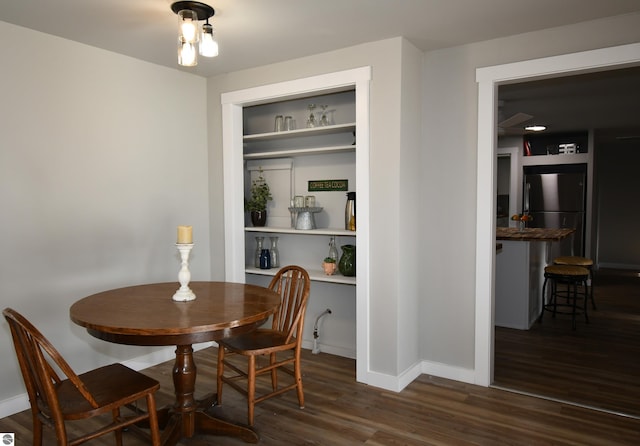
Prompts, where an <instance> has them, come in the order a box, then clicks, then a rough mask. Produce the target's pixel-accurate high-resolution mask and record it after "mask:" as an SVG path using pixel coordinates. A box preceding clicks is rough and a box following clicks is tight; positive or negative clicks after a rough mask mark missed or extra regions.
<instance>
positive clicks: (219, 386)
mask: <svg viewBox="0 0 640 446" xmlns="http://www.w3.org/2000/svg"><path fill="white" fill-rule="evenodd" d="M216 376H217V393H218V394H217V400H218V401H217V403H218V404H222V377H223V376H224V347H223V346H222V345H218V370H217V374H216Z"/></svg>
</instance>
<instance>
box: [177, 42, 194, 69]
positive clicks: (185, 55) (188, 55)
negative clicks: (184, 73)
mask: <svg viewBox="0 0 640 446" xmlns="http://www.w3.org/2000/svg"><path fill="white" fill-rule="evenodd" d="M178 64H180V65H182V66H184V67H194V66H196V65H198V52H197V51H196V44H195V43H191V42H187V41H186V40H185V39H184V38H182V37H180V38H179V39H178Z"/></svg>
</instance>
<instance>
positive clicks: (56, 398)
mask: <svg viewBox="0 0 640 446" xmlns="http://www.w3.org/2000/svg"><path fill="white" fill-rule="evenodd" d="M2 314H3V315H4V317H5V318H6V320H7V322H9V327H10V329H11V336H12V338H13V344H14V347H15V350H16V355H17V356H18V362H19V364H20V370H21V372H22V377H23V378H24V383H25V385H26V388H27V393H28V395H29V402H30V404H31V416H32V420H33V444H34V445H35V446H41V445H42V434H43V426H48V427H50V428H52V429H53V430H54V431H55V433H56V438H57V443H56V444H57V445H58V446H62V445H64V446H75V445H78V444H81V443H84V442H86V441H88V440H91V439H94V438H96V437H99V436H101V435H104V434H107V433H109V432H114V434H115V440H116V444H117V445H118V446H122V429H123V428H124V427H126V426H130V427H133V424H134V423H138V422H140V421H144V420H148V423H149V426H150V431H151V441H152V444H153V445H154V446H158V445H160V433H159V431H158V417H157V413H156V405H155V396H154V393H155V391H156V390H158V389H159V388H160V384H159V383H158V381H156V380H154V379H151V378H149V377H148V376H145V375H143V374H142V373H138V372H136V371H134V370H131V369H130V368H128V367H126V366H124V365H122V364H117V363H116V364H111V365H108V366H105V367H100V368H98V369H95V370H92V371H89V372H86V373H83V374H81V375H77V374H76V373H75V372H74V371H73V370H72V369H71V367H70V366H69V364H68V363H67V362H66V361H65V360H64V359H63V358H62V356H61V355H60V353H58V351H57V350H56V349H55V348H54V347H53V345H52V344H51V343H50V342H49V341H48V340H47V339H46V338H45V337H44V336H43V335H42V333H40V331H39V330H38V329H37V328H36V327H34V326H33V325H32V324H31V323H30V322H29V321H28V320H27V319H26V318H25V317H24V316H22V315H21V314H20V313H18V312H16V311H15V310H13V309H11V308H5V309H4V311H3V312H2ZM56 368H57V369H58V370H59V372H56ZM58 373H61V374H63V375H64V379H63V378H61V377H60V375H58ZM142 398H145V399H146V406H147V411H146V412H144V411H142V410H138V409H137V407H135V406H133V403H135V402H136V401H137V400H140V399H142ZM124 406H127V407H129V409H131V410H132V414H131V415H129V414H128V415H127V416H126V417H125V416H122V415H121V411H120V409H121V408H122V407H124ZM104 413H111V423H109V424H107V425H104V426H102V427H100V428H99V429H97V430H96V429H95V428H93V429H94V430H92V431H91V432H89V433H86V434H84V435H82V436H79V437H77V438H73V439H71V438H70V437H69V435H68V434H67V427H66V422H68V421H72V420H82V419H87V418H92V417H95V416H97V415H101V414H104Z"/></svg>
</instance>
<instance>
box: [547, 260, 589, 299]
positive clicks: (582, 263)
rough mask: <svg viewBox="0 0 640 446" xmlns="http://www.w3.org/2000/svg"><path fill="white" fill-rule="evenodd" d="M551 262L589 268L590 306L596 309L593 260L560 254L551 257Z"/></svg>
mask: <svg viewBox="0 0 640 446" xmlns="http://www.w3.org/2000/svg"><path fill="white" fill-rule="evenodd" d="M553 263H554V264H555V265H574V266H582V267H583V268H586V269H588V270H589V282H588V283H589V299H591V307H592V308H593V309H594V310H596V301H595V300H594V299H593V260H591V259H589V258H587V257H579V256H562V257H556V258H555V259H553Z"/></svg>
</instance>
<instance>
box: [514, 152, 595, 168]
mask: <svg viewBox="0 0 640 446" xmlns="http://www.w3.org/2000/svg"><path fill="white" fill-rule="evenodd" d="M588 162H589V154H588V153H575V154H571V155H534V156H523V157H522V165H523V166H543V165H554V164H586V163H588Z"/></svg>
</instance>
